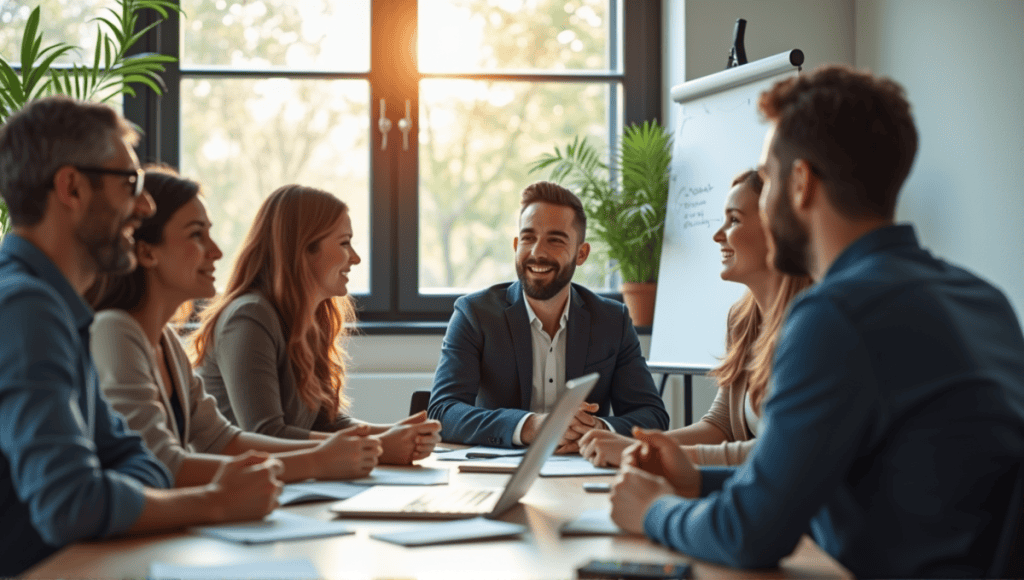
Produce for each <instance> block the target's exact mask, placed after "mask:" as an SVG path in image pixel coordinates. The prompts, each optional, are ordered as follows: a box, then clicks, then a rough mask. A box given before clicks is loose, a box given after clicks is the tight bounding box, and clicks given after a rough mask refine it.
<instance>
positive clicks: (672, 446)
mask: <svg viewBox="0 0 1024 580" xmlns="http://www.w3.org/2000/svg"><path fill="white" fill-rule="evenodd" d="M633 436H634V437H635V438H636V442H635V443H633V444H632V445H630V446H629V447H627V448H626V450H625V451H623V452H622V458H621V460H620V464H621V465H620V468H619V473H618V475H617V476H616V477H615V483H614V484H613V485H612V494H611V501H612V521H614V522H615V523H616V525H618V526H619V527H620V528H622V529H624V530H626V531H629V532H633V533H642V532H643V522H644V516H645V515H646V514H647V510H648V509H649V508H650V507H651V504H652V503H654V500H656V499H658V498H659V497H662V496H664V495H668V494H676V495H680V496H683V497H690V498H693V497H697V496H699V495H700V483H701V482H700V470H699V469H697V468H696V467H694V465H693V463H692V462H691V461H690V459H689V457H688V456H687V455H686V452H684V451H683V449H682V448H681V447H680V446H679V444H677V443H676V442H675V441H673V440H672V439H670V438H669V437H668V436H667V435H665V434H664V433H662V432H661V431H657V430H653V429H652V430H647V429H640V428H637V427H634V428H633Z"/></svg>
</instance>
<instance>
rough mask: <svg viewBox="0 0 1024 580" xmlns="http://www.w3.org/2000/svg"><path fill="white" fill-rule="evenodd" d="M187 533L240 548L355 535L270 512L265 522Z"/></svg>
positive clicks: (331, 525) (334, 524)
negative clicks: (242, 545) (214, 539)
mask: <svg viewBox="0 0 1024 580" xmlns="http://www.w3.org/2000/svg"><path fill="white" fill-rule="evenodd" d="M191 530H192V532H194V533H197V534H200V535H202V536H208V537H211V538H217V539H219V540H227V541H229V542H237V543H240V544H264V543H268V542H280V541H283V540H303V539H307V538H322V537H325V536H343V535H346V534H353V533H355V532H354V531H353V530H350V529H349V528H348V526H347V525H346V524H344V523H342V522H325V521H322V520H318V519H314V518H307V517H304V516H299V515H295V514H290V513H288V512H285V511H281V510H274V511H273V512H271V514H270V515H268V516H267V517H266V518H264V519H262V520H259V521H255V522H240V523H232V524H218V525H215V526H202V527H196V528H191Z"/></svg>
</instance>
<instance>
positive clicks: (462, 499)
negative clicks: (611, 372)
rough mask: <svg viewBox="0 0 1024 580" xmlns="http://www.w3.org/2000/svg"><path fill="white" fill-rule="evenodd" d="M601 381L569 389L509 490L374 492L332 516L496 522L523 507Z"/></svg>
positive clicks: (584, 380)
mask: <svg viewBox="0 0 1024 580" xmlns="http://www.w3.org/2000/svg"><path fill="white" fill-rule="evenodd" d="M599 376H600V375H598V374H597V373H591V374H589V375H585V376H582V377H579V378H577V379H573V380H571V381H568V382H566V383H565V387H566V390H565V392H564V393H562V396H561V397H559V399H558V401H557V402H556V403H555V408H554V409H553V410H552V411H551V413H550V414H549V415H548V418H547V419H546V420H545V421H544V424H543V425H541V428H540V431H539V432H538V433H537V438H536V439H535V440H534V442H533V444H531V445H530V447H529V449H527V451H526V455H525V456H523V459H522V461H520V462H519V467H517V468H516V470H515V472H514V473H513V474H512V477H511V478H509V480H508V483H507V484H506V485H505V488H504V489H498V488H477V487H468V486H465V487H452V486H445V487H434V488H429V489H423V488H416V487H408V488H406V487H394V486H390V487H389V486H374V487H371V488H370V489H368V490H366V491H364V492H362V493H360V494H359V495H357V496H355V497H352V498H349V499H346V500H343V501H340V502H337V503H335V504H334V505H332V506H331V511H333V512H334V513H337V514H340V515H342V516H347V517H387V518H416V519H446V520H447V519H459V518H472V517H478V516H485V517H497V516H499V515H501V514H502V513H504V512H505V511H507V510H508V509H509V508H511V507H512V506H514V505H515V504H516V503H518V502H519V500H520V499H522V497H523V496H524V495H526V492H527V491H529V490H530V486H531V485H533V482H534V481H536V480H537V476H538V475H539V474H540V470H541V467H543V466H544V462H545V461H547V459H548V458H549V457H551V454H552V453H554V451H555V447H557V446H558V442H559V440H561V438H562V435H563V434H565V430H566V429H568V428H569V424H570V423H571V422H572V418H573V416H574V415H575V414H576V411H577V409H579V407H580V405H581V404H583V401H584V400H585V399H586V398H587V395H589V394H590V391H591V390H592V389H593V388H594V385H595V384H597V379H598V377H599Z"/></svg>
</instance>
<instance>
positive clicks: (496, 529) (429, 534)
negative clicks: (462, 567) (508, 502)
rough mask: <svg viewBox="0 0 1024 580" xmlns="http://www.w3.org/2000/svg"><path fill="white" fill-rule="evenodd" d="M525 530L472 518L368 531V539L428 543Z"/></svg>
mask: <svg viewBox="0 0 1024 580" xmlns="http://www.w3.org/2000/svg"><path fill="white" fill-rule="evenodd" d="M525 531H526V526H521V525H519V524H510V523H508V522H502V521H496V520H489V519H487V518H473V519H470V520H458V521H453V522H441V523H437V524H424V525H420V526H416V527H409V528H405V529H401V530H398V531H395V532H382V533H377V534H370V537H371V538H374V539H377V540H382V541H385V542H391V543H392V544H398V545H400V546H431V545H435V544H449V543H453V542H466V541H471V540H482V539H492V538H509V537H513V536H518V535H519V534H521V533H523V532H525Z"/></svg>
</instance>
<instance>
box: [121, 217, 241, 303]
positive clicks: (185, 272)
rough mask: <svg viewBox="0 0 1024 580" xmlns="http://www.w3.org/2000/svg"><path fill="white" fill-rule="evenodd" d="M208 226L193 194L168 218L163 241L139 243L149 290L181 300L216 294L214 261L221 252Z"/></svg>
mask: <svg viewBox="0 0 1024 580" xmlns="http://www.w3.org/2000/svg"><path fill="white" fill-rule="evenodd" d="M210 226H211V224H210V220H209V219H208V218H207V216H206V207H205V206H204V205H203V202H201V201H199V198H196V197H193V198H192V199H190V200H189V201H188V202H186V203H185V204H184V205H182V206H181V207H180V208H178V210H177V211H175V212H174V214H173V215H172V216H171V219H169V220H168V221H167V224H166V225H165V226H164V229H163V241H162V242H160V243H159V244H157V245H152V246H151V245H150V244H147V243H146V242H139V248H138V252H139V254H140V261H141V262H142V265H143V266H144V267H145V268H146V271H147V273H148V275H147V283H148V284H149V285H150V289H151V291H158V292H161V293H162V294H163V295H168V296H172V297H173V298H174V299H175V300H180V301H182V302H184V301H186V300H193V299H195V298H212V297H213V296H215V295H216V294H217V289H216V288H215V287H214V276H213V273H214V269H215V268H214V263H215V262H216V261H217V260H219V259H220V258H221V257H222V256H223V254H222V253H221V251H220V248H219V247H217V244H216V243H215V242H214V241H213V240H212V239H210Z"/></svg>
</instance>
